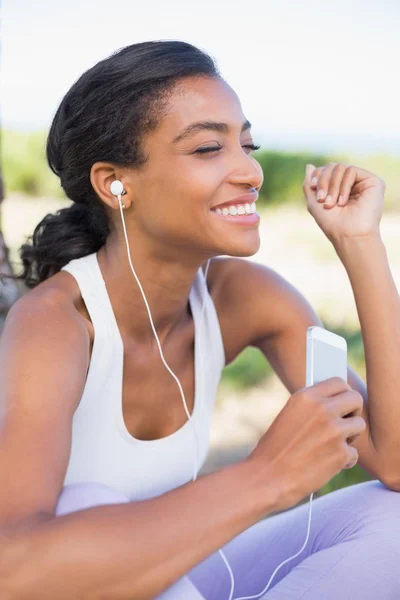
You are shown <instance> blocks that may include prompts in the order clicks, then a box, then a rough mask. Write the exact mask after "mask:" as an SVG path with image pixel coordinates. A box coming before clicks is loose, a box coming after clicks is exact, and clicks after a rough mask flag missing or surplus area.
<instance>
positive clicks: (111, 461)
mask: <svg viewBox="0 0 400 600" xmlns="http://www.w3.org/2000/svg"><path fill="white" fill-rule="evenodd" d="M62 270H65V271H68V272H69V273H71V275H73V276H74V277H75V279H76V281H77V283H78V285H79V288H80V292H81V295H82V298H83V300H84V302H85V304H86V308H87V310H88V313H89V315H90V319H91V321H92V324H93V328H94V342H93V349H92V355H91V360H90V365H89V369H88V374H87V379H86V384H85V388H84V390H83V394H82V397H81V399H80V402H79V405H78V407H77V409H76V411H75V413H74V417H73V424H72V444H71V453H70V458H69V463H68V467H67V472H66V476H65V480H64V485H67V484H70V483H77V482H83V481H97V482H101V483H104V484H107V485H109V486H112V487H114V488H116V489H117V490H120V491H121V492H122V493H124V494H125V495H126V496H128V498H129V499H130V500H144V499H147V498H151V497H154V496H158V495H160V494H163V493H164V492H166V491H168V490H170V489H173V488H176V487H178V486H180V485H183V484H184V483H187V482H188V481H191V480H192V478H193V461H194V460H195V458H196V438H195V434H194V431H193V425H192V423H191V422H190V421H189V420H187V421H186V422H185V423H184V425H183V426H182V427H181V428H180V429H178V431H176V432H174V433H172V434H171V435H168V436H166V437H163V438H159V439H155V440H140V439H137V438H134V437H133V436H132V435H131V434H130V433H129V431H128V430H127V428H126V426H125V422H124V419H123V412H122V370H123V342H122V339H121V335H120V332H119V328H118V325H117V321H116V319H115V314H114V311H113V308H112V304H111V301H110V297H109V295H108V292H107V287H106V284H105V281H104V279H103V277H102V272H101V270H100V266H99V262H98V260H97V253H96V252H94V253H92V254H89V255H87V256H83V257H81V258H77V259H73V260H71V261H70V262H69V263H68V264H66V265H65V266H64V267H62ZM132 278H134V276H133V273H132ZM204 294H205V307H204V313H203V321H202V327H200V316H201V307H202V300H203V296H204ZM189 301H190V307H191V312H192V315H193V320H194V328H195V343H194V346H195V349H194V352H195V364H194V368H195V385H194V387H195V399H194V408H193V414H192V419H193V422H194V425H195V427H196V431H197V435H198V438H199V468H200V466H202V465H203V464H204V461H205V458H206V456H207V452H208V447H209V433H210V420H211V414H212V411H213V406H214V402H215V396H216V391H217V387H218V383H219V381H220V377H221V371H222V369H223V367H224V366H225V352H224V346H223V341H222V336H221V330H220V327H219V322H218V317H217V313H216V310H215V306H214V303H213V301H212V299H211V296H210V294H209V292H208V290H207V286H206V282H205V277H204V273H203V271H202V269H201V268H199V270H198V271H197V273H196V277H195V280H194V283H193V285H192V288H191V290H190V293H189ZM150 310H151V307H150ZM149 330H151V325H150V320H149ZM200 352H201V356H200ZM160 361H161V356H160ZM202 366H203V374H204V375H203V377H202V369H201V367H202ZM164 368H165V367H164ZM170 377H172V375H170ZM175 383H176V382H175ZM176 394H177V397H179V398H180V400H181V402H182V397H181V394H180V391H179V388H178V385H177V384H176ZM186 400H187V399H186ZM165 410H168V409H167V407H166V409H165ZM182 414H184V415H185V416H186V412H185V409H184V406H183V402H182Z"/></svg>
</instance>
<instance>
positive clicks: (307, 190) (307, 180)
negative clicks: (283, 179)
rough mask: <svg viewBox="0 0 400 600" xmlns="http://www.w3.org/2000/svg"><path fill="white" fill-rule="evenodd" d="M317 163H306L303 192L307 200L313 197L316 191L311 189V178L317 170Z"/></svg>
mask: <svg viewBox="0 0 400 600" xmlns="http://www.w3.org/2000/svg"><path fill="white" fill-rule="evenodd" d="M315 169H316V167H315V165H311V164H308V165H306V172H305V177H304V181H303V192H304V195H305V197H306V199H307V201H308V200H309V199H310V198H312V196H313V195H314V192H313V191H312V189H311V178H312V174H313V173H314V172H315Z"/></svg>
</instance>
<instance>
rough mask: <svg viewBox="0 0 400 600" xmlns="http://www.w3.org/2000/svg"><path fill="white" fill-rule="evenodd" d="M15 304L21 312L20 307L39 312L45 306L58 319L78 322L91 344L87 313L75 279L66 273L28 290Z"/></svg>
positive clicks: (91, 329)
mask: <svg viewBox="0 0 400 600" xmlns="http://www.w3.org/2000/svg"><path fill="white" fill-rule="evenodd" d="M17 302H18V303H19V304H20V310H23V309H22V307H24V309H25V308H26V309H28V310H35V309H38V310H40V309H41V308H43V307H44V306H46V307H47V309H49V310H51V308H53V309H54V310H56V311H57V312H58V314H59V318H62V319H64V320H65V321H66V322H70V321H71V320H73V321H74V320H77V321H80V322H81V324H83V325H84V326H85V328H86V330H87V332H88V334H89V339H90V342H91V344H92V341H93V334H94V332H93V326H92V323H91V321H90V317H89V313H88V311H87V309H86V306H85V304H84V302H83V300H82V296H81V293H80V289H79V286H78V283H77V281H76V279H75V278H74V277H73V276H72V275H71V274H70V273H68V272H67V271H59V272H58V273H55V274H54V275H52V276H51V277H49V278H48V279H46V280H45V281H42V282H41V283H39V284H38V285H37V286H36V287H34V288H32V289H30V290H28V291H27V292H26V293H25V294H24V296H23V297H22V298H20V299H19V300H18V301H17Z"/></svg>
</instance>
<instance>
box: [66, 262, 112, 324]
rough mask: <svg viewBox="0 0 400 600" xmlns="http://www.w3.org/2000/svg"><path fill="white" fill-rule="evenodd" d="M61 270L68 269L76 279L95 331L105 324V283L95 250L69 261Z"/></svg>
mask: <svg viewBox="0 0 400 600" xmlns="http://www.w3.org/2000/svg"><path fill="white" fill-rule="evenodd" d="M61 270H62V271H68V273H70V274H71V275H73V277H74V278H75V279H76V281H77V283H78V285H79V289H80V292H81V296H82V298H83V300H84V302H85V304H86V308H87V310H88V313H89V315H90V318H91V320H92V323H93V326H94V328H95V329H96V333H97V330H98V329H99V330H101V329H102V328H103V327H104V325H105V318H104V305H105V301H104V300H105V298H104V294H105V290H104V285H105V284H104V280H103V277H102V276H101V271H100V269H99V268H98V263H97V256H96V252H93V253H92V254H87V255H86V256H82V257H80V258H75V259H73V260H71V261H69V263H67V264H66V265H64V266H63V267H62V268H61Z"/></svg>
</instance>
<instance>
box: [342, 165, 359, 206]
mask: <svg viewBox="0 0 400 600" xmlns="http://www.w3.org/2000/svg"><path fill="white" fill-rule="evenodd" d="M356 180H357V168H356V167H354V166H350V167H347V168H346V170H345V173H344V175H343V178H342V182H341V185H340V193H339V200H338V205H339V206H346V204H347V202H348V200H349V196H350V193H351V189H352V187H353V185H354V183H355V182H356Z"/></svg>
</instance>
